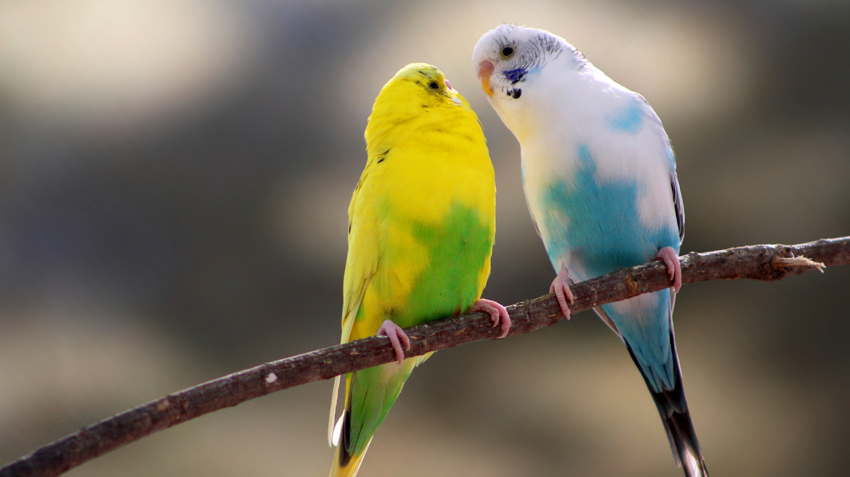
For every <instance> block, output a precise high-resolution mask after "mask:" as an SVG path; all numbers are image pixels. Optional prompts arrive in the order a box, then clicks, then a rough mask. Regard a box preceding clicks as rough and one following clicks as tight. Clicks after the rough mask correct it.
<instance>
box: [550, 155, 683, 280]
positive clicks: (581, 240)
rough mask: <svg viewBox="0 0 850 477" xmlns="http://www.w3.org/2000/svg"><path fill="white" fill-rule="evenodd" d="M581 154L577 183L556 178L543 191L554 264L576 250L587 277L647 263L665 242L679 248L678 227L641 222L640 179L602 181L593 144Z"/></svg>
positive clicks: (575, 252) (579, 156) (551, 255)
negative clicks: (648, 226)
mask: <svg viewBox="0 0 850 477" xmlns="http://www.w3.org/2000/svg"><path fill="white" fill-rule="evenodd" d="M576 154H577V156H578V159H579V168H578V171H577V172H576V175H575V180H574V183H572V184H568V183H565V182H555V183H553V184H551V185H550V186H549V187H548V189H546V190H544V191H543V193H542V194H541V195H539V196H538V200H539V201H541V203H540V205H541V206H542V207H541V209H542V210H543V211H544V213H543V217H541V218H540V219H541V223H542V224H543V226H544V227H545V228H546V230H548V235H549V237H548V241H547V243H546V244H545V245H546V251H547V253H548V254H549V259H550V260H551V262H552V264H553V266H554V267H556V268H557V267H558V265H557V263H558V259H559V258H560V257H562V256H563V255H564V254H565V253H572V254H574V255H575V256H576V258H578V259H579V260H581V262H582V263H583V264H584V266H585V270H586V271H587V273H588V277H595V276H598V275H602V274H605V273H609V272H612V271H614V270H618V269H620V268H625V267H632V266H635V265H640V264H642V263H647V262H649V261H651V260H653V259H654V258H655V255H656V254H657V253H658V250H659V249H661V248H663V247H666V246H671V247H673V248H674V249H676V250H678V248H679V240H678V239H679V235H678V231H677V230H672V229H671V230H668V228H666V227H662V228H658V229H649V228H647V227H646V226H645V225H644V224H642V223H641V222H640V219H639V213H638V209H637V205H638V193H639V191H638V185H637V183H636V182H631V181H627V180H626V181H624V180H620V181H609V182H604V183H601V184H600V183H599V182H598V181H597V180H596V177H595V176H596V163H595V161H594V159H593V156H592V154H591V152H590V148H589V147H588V146H587V145H586V144H579V145H578V147H577V148H576ZM565 219H566V220H565ZM567 222H568V223H567Z"/></svg>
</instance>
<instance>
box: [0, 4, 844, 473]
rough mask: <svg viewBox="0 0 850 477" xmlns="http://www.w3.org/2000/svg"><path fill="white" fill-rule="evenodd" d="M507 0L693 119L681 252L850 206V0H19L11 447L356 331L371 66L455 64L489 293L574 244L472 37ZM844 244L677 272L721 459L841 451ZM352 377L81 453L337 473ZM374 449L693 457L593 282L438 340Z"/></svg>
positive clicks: (0, 401)
mask: <svg viewBox="0 0 850 477" xmlns="http://www.w3.org/2000/svg"><path fill="white" fill-rule="evenodd" d="M502 22H514V23H520V24H527V25H529V26H535V27H539V28H545V29H549V30H551V31H553V32H556V33H558V34H560V35H562V36H564V37H565V38H567V39H568V40H569V41H570V42H572V43H573V44H574V45H575V46H576V47H577V48H579V49H580V50H581V51H582V52H583V53H584V54H585V55H586V56H587V57H588V58H589V59H590V60H591V61H592V62H593V63H594V64H595V65H596V66H598V67H600V68H601V69H602V70H603V71H605V72H606V73H607V74H608V75H609V76H611V77H612V78H614V79H615V80H617V81H619V82H620V83H622V84H624V85H626V86H627V87H629V88H631V89H633V90H636V91H638V92H640V93H642V94H643V95H644V96H645V97H646V98H647V99H648V100H649V101H650V103H651V104H652V105H653V106H654V108H655V110H656V111H657V112H658V114H659V115H660V117H661V118H662V120H663V121H664V124H665V126H666V129H667V131H668V133H669V135H670V136H671V138H672V140H673V144H674V146H675V148H676V152H677V156H678V164H679V179H680V182H681V187H682V190H683V193H684V200H685V205H686V211H687V236H686V239H685V243H684V245H683V249H682V251H683V253H685V252H688V251H691V250H696V251H708V250H714V249H720V248H726V247H731V246H738V245H748V244H757V243H777V242H778V243H798V242H804V241H810V240H815V239H818V238H824V237H836V236H843V235H847V234H848V233H850V207H848V206H850V112H849V111H850V92H849V91H850V89H848V85H850V61H848V58H850V4H848V3H847V2H845V1H843V0H832V1H830V0H796V1H795V0H783V1H772V0H717V1H712V2H699V1H678V2H677V1H672V0H669V1H668V0H642V1H631V0H570V1H551V2H531V1H523V2H517V1H502V0H491V1H486V2H485V1H479V0H476V1H458V0H454V1H452V0H432V1H429V2H398V3H396V2H390V1H380V0H375V1H362V2H355V1H332V0H324V1H308V0H303V1H298V0H278V1H273V0H246V1H239V2H237V1H225V0H78V1H75V2H66V1H64V0H38V1H35V0H33V1H27V2H17V1H11V0H6V1H0V462H3V463H5V462H9V461H11V460H13V459H15V458H17V457H19V456H20V455H22V454H24V453H26V452H28V451H30V450H32V449H34V448H35V447H37V446H40V445H43V444H45V443H47V442H50V441H52V440H54V439H56V438H59V437H61V436H63V435H65V434H67V433H69V432H72V431H74V430H76V429H77V428H79V427H81V426H84V425H87V424H90V423H92V422H94V421H97V420H100V419H102V418H105V417H107V416H109V415H112V414H114V413H117V412H120V411H123V410H125V409H127V408H130V407H132V406H135V405H137V404H141V403H143V402H147V401H149V400H151V399H155V398H157V397H160V396H162V395H164V394H166V393H169V392H172V391H175V390H178V389H182V388H185V387H188V386H190V385H193V384H196V383H199V382H202V381H205V380H208V379H212V378H215V377H218V376H221V375H224V374H227V373H229V372H233V371H237V370H239V369H242V368H245V367H249V366H252V365H256V364H259V363H262V362H265V361H268V360H272V359H276V358H281V357H286V356H290V355H293V354H296V353H301V352H305V351H309V350H313V349H316V348H320V347H324V346H328V345H331V344H335V343H336V342H337V341H338V338H339V320H340V316H339V315H340V308H341V302H342V293H341V283H342V274H343V268H344V260H345V253H346V221H347V219H346V210H347V206H348V201H349V199H350V194H351V191H352V190H353V188H354V186H355V184H356V182H357V179H358V177H359V174H360V171H361V169H362V167H363V165H364V164H365V152H364V144H363V139H362V132H363V129H364V127H365V126H366V119H367V116H368V115H369V112H370V108H371V104H372V101H373V100H374V97H375V96H376V95H377V93H378V91H379V90H380V88H381V86H382V85H383V84H384V82H386V81H387V80H388V79H389V78H390V77H391V76H392V75H393V74H394V73H395V72H396V71H397V70H398V69H399V68H400V67H401V66H403V65H405V64H407V63H409V62H413V61H425V62H430V63H433V64H436V65H437V66H439V67H440V68H441V69H443V71H444V72H445V73H446V75H447V76H448V77H449V78H450V79H451V81H452V83H453V85H454V86H455V87H456V88H457V89H459V90H460V91H461V92H463V93H464V94H465V96H466V97H467V98H468V99H469V100H470V102H471V103H472V105H473V107H474V108H475V110H476V111H478V113H479V115H480V118H481V121H482V123H483V126H484V130H485V132H486V134H487V136H488V138H489V145H490V149H491V154H492V158H493V162H494V165H495V169H496V175H497V183H498V190H499V192H498V211H497V221H498V232H497V244H496V247H495V252H494V257H493V273H492V276H491V280H490V284H489V286H488V288H487V290H486V291H485V296H487V297H489V298H493V299H496V300H499V301H501V302H503V303H506V304H507V303H514V302H516V301H519V300H522V299H526V298H530V297H534V296H538V295H540V294H542V293H544V292H545V291H546V290H547V287H548V284H549V283H550V281H551V279H552V278H553V276H554V272H553V271H552V270H551V269H550V267H549V264H548V261H547V259H546V256H545V253H544V251H543V247H542V245H541V243H540V242H539V240H538V238H537V237H536V235H535V233H534V231H533V227H532V224H531V221H530V219H529V217H528V214H527V210H526V206H525V202H524V198H523V196H522V190H521V184H520V179H519V147H518V144H517V142H516V141H515V139H514V138H513V136H512V135H511V134H510V132H509V131H508V130H507V129H505V127H504V126H503V125H502V124H501V122H500V121H499V119H498V117H497V116H496V115H495V113H494V112H493V110H492V109H491V108H490V107H489V105H488V104H487V103H486V101H485V95H484V93H483V92H482V91H481V89H480V85H479V84H477V80H476V78H475V74H474V70H473V67H472V65H471V64H470V56H471V52H472V48H473V46H474V45H475V43H476V41H477V40H478V38H479V37H480V36H481V35H482V34H483V33H484V32H485V31H487V30H489V29H490V28H493V27H495V26H496V25H497V24H499V23H502ZM848 315H850V268H848V267H845V268H841V267H838V268H834V269H829V270H828V271H827V272H826V273H825V274H823V275H821V274H818V273H809V274H807V275H806V276H802V277H794V278H790V279H787V280H785V281H782V282H779V283H759V282H745V281H734V282H711V283H704V284H697V285H691V286H687V287H685V288H684V290H683V292H682V293H681V294H680V296H679V299H678V302H677V310H676V331H677V337H678V342H679V354H680V358H681V361H682V368H683V370H684V374H685V383H686V389H687V394H688V398H689V399H688V400H689V403H690V406H691V411H692V415H693V420H694V423H695V426H696V429H697V431H698V434H699V438H700V443H701V444H702V449H703V451H704V454H705V456H706V460H707V463H708V467H709V468H710V469H711V470H712V471H713V473H714V474H716V475H748V476H760V475H764V476H768V475H769V476H798V475H821V476H828V475H846V472H847V467H848V464H850V453H848V452H847V447H848V445H850V430H848V429H850V406H848V403H850V345H848V343H850V319H848V318H850V316H848ZM330 393H331V383H330V382H321V383H314V384H311V385H307V386H303V387H300V388H297V389H292V390H289V391H285V392H282V393H278V394H274V395H271V396H268V397H265V398H262V399H258V400H254V401H251V402H249V403H245V404H243V405H240V406H238V407H236V408H233V409H229V410H225V411H221V412H217V413H214V414H212V415H208V416H205V417H202V418H200V419H197V420H194V421H191V422H189V423H186V424H183V425H180V426H177V427H175V428H173V429H169V430H166V431H163V432H160V433H157V434H155V435H153V436H151V437H148V438H145V439H143V440H141V441H139V442H136V443H134V444H132V445H129V446H127V447H125V448H122V449H120V450H118V451H115V452H112V453H110V454H108V455H106V456H104V457H102V458H99V459H97V460H95V461H92V462H90V463H87V464H85V465H83V466H82V467H79V468H77V469H75V470H73V471H71V472H70V473H69V474H68V475H71V476H75V477H84V476H92V477H98V476H115V475H121V476H214V477H217V476H222V477H224V476H234V475H239V476H258V475H279V476H307V475H326V473H327V470H328V468H329V466H330V462H331V450H330V449H329V448H328V446H327V441H326V435H325V433H326V424H327V421H326V420H327V406H328V403H329V400H330ZM361 475H363V476H370V475H392V476H434V475H438V476H441V475H446V476H484V475H487V476H517V475H535V476H550V475H551V476H554V475H582V476H608V475H630V476H671V477H672V476H677V475H681V471H680V470H679V469H677V468H676V467H675V465H674V463H673V458H672V456H671V453H670V450H669V447H668V444H667V441H666V437H665V435H664V431H663V429H662V426H661V423H660V420H659V418H658V416H657V414H656V410H655V406H654V405H653V404H652V400H651V398H650V397H649V394H648V392H647V391H646V389H645V386H644V383H643V381H642V379H641V378H640V375H639V373H638V372H637V370H636V369H635V368H634V365H633V364H632V362H631V360H630V359H629V357H628V354H627V353H626V351H625V349H624V348H623V346H622V344H621V343H620V342H619V340H618V339H617V338H616V337H615V336H614V335H613V334H612V333H611V332H610V331H608V330H607V329H606V327H605V326H604V325H603V324H602V323H601V322H600V321H599V320H598V319H597V318H595V316H593V315H592V314H590V313H583V314H581V315H578V316H576V317H574V319H573V320H572V321H571V322H569V323H561V324H558V325H557V326H555V327H552V328H549V329H545V330H541V331H539V332H536V333H533V334H531V335H525V336H522V337H516V338H512V339H510V340H506V341H504V342H486V343H476V344H472V345H467V346H462V347H459V348H455V349H451V350H447V351H445V352H441V353H438V354H437V355H435V356H434V357H433V358H432V359H431V360H430V361H429V362H428V363H427V364H426V365H424V366H422V367H421V368H419V369H418V370H417V371H416V373H414V376H413V378H412V379H411V380H410V381H409V383H408V385H407V387H406V390H405V392H404V393H403V395H402V398H401V399H400V400H399V402H398V404H397V405H396V407H395V409H394V410H393V412H392V413H391V414H390V417H389V418H388V420H387V421H386V423H385V424H384V425H383V426H382V428H381V429H380V430H379V432H378V434H377V436H376V439H375V441H374V442H373V445H372V447H371V449H370V451H369V455H368V456H367V458H366V461H365V464H364V466H363V468H362V470H361Z"/></svg>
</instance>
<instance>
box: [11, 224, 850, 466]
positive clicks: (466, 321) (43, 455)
mask: <svg viewBox="0 0 850 477" xmlns="http://www.w3.org/2000/svg"><path fill="white" fill-rule="evenodd" d="M680 260H681V263H682V279H683V280H682V281H683V283H694V282H702V281H709V280H721V279H724V280H729V279H736V278H751V279H755V280H779V279H782V278H785V277H786V276H789V275H799V274H801V273H804V272H807V271H809V270H813V269H818V270H820V271H821V272H823V267H831V266H835V265H842V264H848V263H850V237H843V238H836V239H823V240H818V241H816V242H810V243H805V244H800V245H793V246H787V245H753V246H749V247H738V248H731V249H727V250H719V251H716V252H708V253H695V252H691V253H689V254H687V255H685V256H683V257H680ZM668 286H670V281H669V276H668V274H667V269H666V267H665V266H664V264H663V263H662V262H658V261H656V262H653V263H649V264H646V265H641V266H637V267H633V268H629V269H625V270H619V271H616V272H613V273H609V274H607V275H603V276H601V277H598V278H594V279H592V280H588V281H585V282H582V283H579V284H576V285H574V286H573V288H572V289H573V293H574V295H575V297H576V298H575V303H573V305H572V306H571V307H570V309H571V310H572V312H573V313H577V312H580V311H584V310H587V309H590V308H593V307H596V306H599V305H602V304H605V303H611V302H615V301H620V300H625V299H627V298H631V297H633V296H635V295H639V294H642V293H649V292H653V291H657V290H661V289H663V288H666V287H668ZM508 311H509V312H510V315H511V320H512V322H513V325H512V326H511V331H510V336H514V335H520V334H524V333H528V332H531V331H534V330H536V329H538V328H542V327H544V326H549V325H553V324H555V323H557V322H558V321H559V320H560V319H562V318H563V316H562V315H561V312H560V311H559V307H558V304H557V301H556V300H555V298H554V295H551V294H550V295H545V296H542V297H538V298H534V299H531V300H526V301H523V302H520V303H517V304H515V305H512V306H509V307H508ZM407 333H408V335H409V336H410V338H411V346H410V350H409V351H407V356H418V355H422V354H425V353H428V352H430V351H437V350H441V349H445V348H451V347H453V346H457V345H459V344H462V343H469V342H472V341H479V340H485V339H495V338H497V337H498V335H499V329H498V328H493V326H492V323H491V321H490V318H489V316H488V315H485V314H483V313H472V314H467V315H462V316H458V317H453V318H449V319H446V320H441V321H437V322H433V323H429V324H425V325H420V326H415V327H412V328H409V329H408V330H407ZM394 359H395V356H394V352H393V350H392V348H391V347H390V346H389V344H388V342H387V340H386V338H384V337H371V338H367V339H362V340H358V341H354V342H352V343H347V344H344V345H337V346H331V347H329V348H324V349H320V350H316V351H311V352H309V353H304V354H301V355H298V356H293V357H291V358H286V359H281V360H277V361H272V362H269V363H266V364H262V365H259V366H256V367H254V368H250V369H246V370H243V371H239V372H237V373H233V374H230V375H227V376H224V377H221V378H218V379H215V380H212V381H208V382H206V383H203V384H199V385H197V386H194V387H191V388H188V389H185V390H183V391H178V392H176V393H172V394H169V395H167V396H165V397H163V398H160V399H157V400H155V401H152V402H149V403H147V404H143V405H141V406H139V407H136V408H134V409H130V410H128V411H125V412H123V413H121V414H118V415H116V416H113V417H111V418H109V419H105V420H103V421H101V422H98V423H96V424H93V425H91V426H88V427H85V428H83V429H80V430H79V431H77V432H75V433H73V434H70V435H68V436H66V437H63V438H61V439H59V440H57V441H55V442H53V443H51V444H48V445H46V446H44V447H41V448H39V449H37V450H35V451H34V452H33V453H31V454H29V455H27V456H25V457H22V458H20V459H18V460H17V461H14V462H12V463H10V464H8V465H6V466H5V467H3V468H2V469H0V477H23V476H55V475H59V474H62V473H64V472H66V471H68V470H69V469H71V468H73V467H76V466H78V465H80V464H82V463H84V462H86V461H88V460H91V459H94V458H96V457H98V456H100V455H103V454H105V453H107V452H109V451H111V450H113V449H116V448H118V447H121V446H123V445H125V444H129V443H131V442H133V441H135V440H138V439H141V438H142V437H145V436H147V435H149V434H151V433H153V432H156V431H159V430H162V429H167V428H169V427H171V426H174V425H176V424H179V423H181V422H186V421H188V420H190V419H193V418H195V417H198V416H201V415H204V414H207V413H210V412H213V411H217V410H219V409H223V408H226V407H232V406H236V405H237V404H240V403H242V402H245V401H247V400H249V399H254V398H257V397H260V396H264V395H266V394H269V393H272V392H275V391H280V390H283V389H287V388H291V387H294V386H300V385H302V384H307V383H309V382H313V381H318V380H323V379H330V378H333V377H334V376H337V375H339V374H344V373H350V372H353V371H357V370H360V369H365V368H368V367H372V366H376V365H379V364H384V363H389V362H391V361H394Z"/></svg>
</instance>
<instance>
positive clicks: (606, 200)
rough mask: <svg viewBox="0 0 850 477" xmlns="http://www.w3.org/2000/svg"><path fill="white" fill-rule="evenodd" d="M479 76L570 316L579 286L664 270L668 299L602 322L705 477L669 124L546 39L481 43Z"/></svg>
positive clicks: (511, 36) (635, 304) (534, 34)
mask: <svg viewBox="0 0 850 477" xmlns="http://www.w3.org/2000/svg"><path fill="white" fill-rule="evenodd" d="M473 66H474V68H475V70H476V72H477V74H478V77H479V78H480V80H481V85H482V87H483V89H484V91H485V92H486V93H487V95H488V97H489V101H490V104H491V105H492V106H493V108H494V109H495V110H496V111H497V112H498V114H499V116H500V117H501V118H502V121H504V123H505V125H506V126H507V127H508V129H510V130H511V132H513V134H514V135H515V136H516V138H517V140H518V141H519V143H520V147H521V150H522V165H521V167H522V180H523V188H524V189H525V197H526V200H527V202H528V207H529V209H530V211H531V215H532V218H533V220H534V223H535V225H536V227H537V230H538V233H539V234H540V236H541V238H542V239H543V243H544V245H545V247H546V251H547V253H548V255H549V259H550V260H551V262H552V266H553V267H555V271H556V272H557V277H556V278H555V280H554V281H553V282H552V287H551V289H550V291H552V292H554V293H555V294H556V295H557V297H558V301H559V303H560V306H561V309H562V311H563V313H564V315H565V316H566V317H568V318H569V316H570V309H569V307H568V302H571V301H572V299H573V295H572V292H571V291H570V284H571V283H577V282H580V281H584V280H587V279H589V278H593V277H596V276H599V275H602V274H605V273H609V272H612V271H614V270H618V269H621V268H625V267H631V266H635V265H639V264H643V263H647V262H650V261H652V260H656V259H660V260H663V261H664V263H665V264H666V265H667V267H668V270H669V273H670V278H671V284H672V288H673V289H672V290H671V289H665V290H662V291H659V292H655V293H651V294H645V295H640V296H637V297H634V298H631V299H629V300H626V301H622V302H618V303H611V304H608V305H602V306H601V307H597V308H595V311H596V313H597V314H598V315H599V316H600V318H602V320H603V321H604V322H605V323H606V324H608V326H609V327H610V328H611V329H612V330H614V332H615V333H617V334H618V335H619V336H620V338H621V339H622V340H623V342H624V343H625V344H626V348H627V349H628V350H629V354H630V355H631V356H632V359H633V360H634V362H635V364H636V365H637V367H638V369H639V370H640V372H641V374H642V375H643V378H644V379H645V381H646V384H647V386H648V387H649V390H650V392H651V393H652V397H653V399H654V400H655V404H656V405H657V406H658V411H659V412H660V413H661V419H662V421H663V422H664V427H665V428H666V430H667V436H668V438H669V439H670V446H671V447H672V449H673V454H674V457H675V458H676V462H677V464H679V465H681V466H683V467H684V470H685V473H686V474H687V475H688V476H702V475H707V471H706V466H705V462H704V460H703V457H702V454H701V452H700V448H699V444H698V442H697V436H696V433H695V432H694V427H693V424H692V423H691V417H690V413H689V412H688V405H687V402H686V401H685V394H684V391H683V389H682V376H681V371H680V369H679V359H678V357H677V355H676V343H675V339H674V334H673V304H674V301H675V296H676V295H675V294H676V292H677V291H678V290H679V287H680V286H681V284H682V278H681V277H682V272H681V267H680V265H679V260H678V252H679V245H680V244H681V241H682V238H683V237H684V222H685V214H684V209H683V207H682V196H681V194H680V192H679V184H678V179H677V177H676V163H675V160H674V156H673V149H672V148H671V146H670V140H669V139H668V138H667V134H666V133H665V131H664V128H663V127H662V125H661V120H660V119H658V116H657V115H656V114H655V112H654V111H653V110H652V108H651V107H650V106H649V104H647V102H646V100H644V99H643V97H642V96H640V95H639V94H637V93H634V92H632V91H630V90H628V89H626V88H624V87H623V86H620V85H619V84H617V83H615V82H614V81H613V80H611V79H610V78H608V76H606V75H605V74H604V73H602V72H601V71H599V70H598V69H596V68H595V67H594V66H593V65H592V64H590V62H589V61H587V60H586V59H585V58H584V56H583V55H582V54H581V53H579V52H578V50H576V49H575V48H573V46H572V45H570V44H569V43H567V42H566V41H565V40H564V39H563V38H561V37H559V36H557V35H553V34H552V33H549V32H547V31H543V30H537V29H533V28H524V27H520V26H516V25H500V26H499V27H498V28H496V29H494V30H491V31H489V32H487V33H486V34H485V35H484V36H483V37H482V38H481V39H480V40H479V41H478V44H477V45H476V46H475V51H474V53H473Z"/></svg>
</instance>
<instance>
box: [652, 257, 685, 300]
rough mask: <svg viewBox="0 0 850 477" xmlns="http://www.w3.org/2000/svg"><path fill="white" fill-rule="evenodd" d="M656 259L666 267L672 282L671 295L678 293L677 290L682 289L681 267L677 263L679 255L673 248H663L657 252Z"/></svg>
mask: <svg viewBox="0 0 850 477" xmlns="http://www.w3.org/2000/svg"><path fill="white" fill-rule="evenodd" d="M657 257H658V258H659V259H661V260H664V264H665V265H667V271H668V272H669V273H670V280H673V293H679V289H680V288H682V265H681V264H680V263H679V255H678V254H677V253H676V251H675V250H673V247H664V248H662V249H661V250H659V251H658V255H657Z"/></svg>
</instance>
